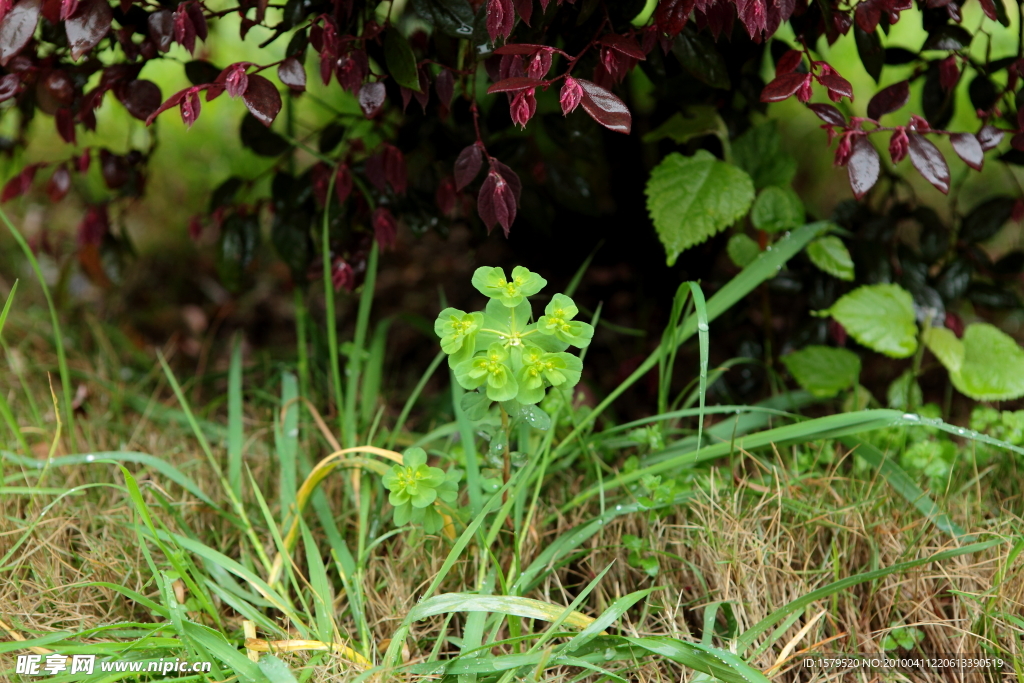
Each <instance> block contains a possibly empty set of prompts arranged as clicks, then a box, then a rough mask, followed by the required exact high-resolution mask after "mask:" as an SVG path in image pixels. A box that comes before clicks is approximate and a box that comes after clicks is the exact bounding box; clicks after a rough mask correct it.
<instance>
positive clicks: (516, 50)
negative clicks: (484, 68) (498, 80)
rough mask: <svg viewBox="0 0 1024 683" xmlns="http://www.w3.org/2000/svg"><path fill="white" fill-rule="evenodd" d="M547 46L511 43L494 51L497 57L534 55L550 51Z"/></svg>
mask: <svg viewBox="0 0 1024 683" xmlns="http://www.w3.org/2000/svg"><path fill="white" fill-rule="evenodd" d="M550 50H551V48H550V47H549V46H547V45H531V44H529V43H511V44H509V45H502V46H501V47H499V48H497V49H495V50H494V54H496V55H532V54H536V53H537V52H540V51H550Z"/></svg>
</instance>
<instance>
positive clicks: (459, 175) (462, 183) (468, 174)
mask: <svg viewBox="0 0 1024 683" xmlns="http://www.w3.org/2000/svg"><path fill="white" fill-rule="evenodd" d="M483 163H484V153H483V150H482V149H480V145H478V144H477V143H475V142H474V143H473V144H472V145H470V146H469V147H467V148H466V149H464V150H462V151H461V152H459V156H458V158H456V159H455V187H456V189H458V190H459V191H461V190H462V189H463V188H464V187H466V185H469V184H470V183H471V182H473V179H474V178H476V176H477V174H478V173H480V167H481V166H483Z"/></svg>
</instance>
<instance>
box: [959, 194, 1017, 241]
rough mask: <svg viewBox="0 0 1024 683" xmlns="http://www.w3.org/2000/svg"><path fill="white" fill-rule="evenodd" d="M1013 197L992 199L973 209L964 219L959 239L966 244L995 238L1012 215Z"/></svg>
mask: <svg viewBox="0 0 1024 683" xmlns="http://www.w3.org/2000/svg"><path fill="white" fill-rule="evenodd" d="M1015 203H1016V199H1014V198H1013V197H993V198H991V199H989V200H987V201H984V202H982V203H981V204H979V205H978V206H976V207H974V209H972V210H971V212H970V213H969V214H967V215H966V216H965V217H964V222H963V225H961V227H960V237H961V238H962V239H964V240H966V241H968V242H974V243H977V242H984V241H985V240H987V239H990V238H992V237H995V235H996V233H997V232H999V231H1000V230H1001V229H1002V227H1003V226H1004V225H1006V223H1007V222H1008V221H1009V220H1010V216H1012V215H1013V206H1014V204H1015Z"/></svg>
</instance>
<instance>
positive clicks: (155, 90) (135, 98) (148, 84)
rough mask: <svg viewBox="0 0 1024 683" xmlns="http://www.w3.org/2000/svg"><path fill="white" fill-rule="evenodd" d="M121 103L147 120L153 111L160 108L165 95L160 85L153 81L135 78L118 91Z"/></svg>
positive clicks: (136, 115) (130, 111) (133, 113)
mask: <svg viewBox="0 0 1024 683" xmlns="http://www.w3.org/2000/svg"><path fill="white" fill-rule="evenodd" d="M118 97H119V98H120V100H121V104H123V105H124V108H125V109H127V110H128V113H129V114H131V115H132V116H134V117H135V118H137V119H139V120H140V121H145V120H146V119H148V118H149V117H150V116H151V115H152V114H153V112H155V111H156V110H157V109H159V108H160V102H161V100H162V99H163V96H162V95H161V94H160V87H159V86H157V84H156V83H154V82H153V81H146V80H134V81H132V82H131V83H128V84H127V85H126V86H124V88H122V89H120V90H119V91H118Z"/></svg>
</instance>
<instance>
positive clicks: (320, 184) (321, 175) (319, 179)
mask: <svg viewBox="0 0 1024 683" xmlns="http://www.w3.org/2000/svg"><path fill="white" fill-rule="evenodd" d="M330 181H331V169H330V168H329V167H328V166H327V164H325V163H324V162H322V161H320V162H318V163H316V164H313V168H311V169H309V184H310V186H311V187H312V189H313V198H314V199H315V200H316V205H317V206H319V207H320V208H323V207H324V206H326V205H327V186H328V185H329V184H330Z"/></svg>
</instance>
